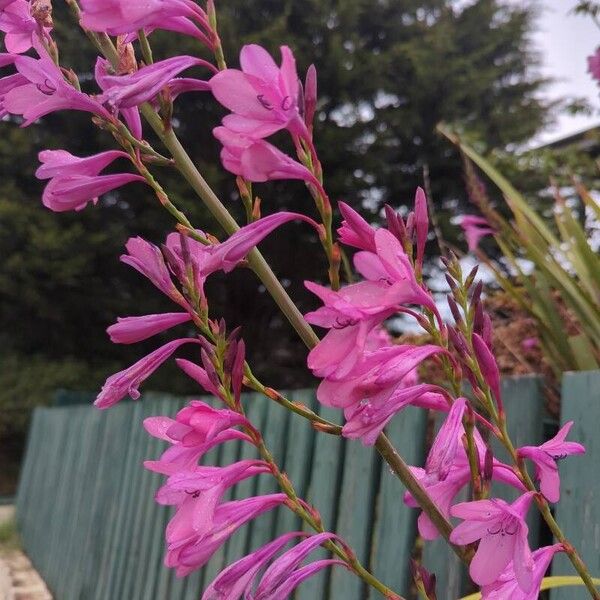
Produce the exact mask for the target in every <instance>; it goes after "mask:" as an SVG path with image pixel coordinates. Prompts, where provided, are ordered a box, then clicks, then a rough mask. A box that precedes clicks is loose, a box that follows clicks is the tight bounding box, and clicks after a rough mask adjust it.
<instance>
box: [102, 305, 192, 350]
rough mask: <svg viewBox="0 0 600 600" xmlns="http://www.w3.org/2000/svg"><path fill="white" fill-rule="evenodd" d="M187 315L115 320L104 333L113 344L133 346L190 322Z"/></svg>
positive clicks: (178, 314) (165, 314)
mask: <svg viewBox="0 0 600 600" xmlns="http://www.w3.org/2000/svg"><path fill="white" fill-rule="evenodd" d="M191 319H192V317H191V315H190V314H189V313H163V314H158V315H144V316H141V317H125V318H119V319H117V322H116V323H115V324H114V325H111V326H110V327H109V328H108V329H107V330H106V331H107V333H108V335H109V336H110V341H111V342H112V343H113V344H135V343H136V342H141V341H142V340H146V339H148V338H149V337H152V336H153V335H156V334H157V333H162V332H163V331H166V330H167V329H171V327H175V325H179V324H180V323H186V322H187V321H191Z"/></svg>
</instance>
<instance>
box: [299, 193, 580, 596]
mask: <svg viewBox="0 0 600 600" xmlns="http://www.w3.org/2000/svg"><path fill="white" fill-rule="evenodd" d="M340 211H341V213H342V216H343V217H344V221H343V223H342V227H341V228H340V229H339V235H340V239H341V241H342V242H343V243H345V244H346V245H348V246H351V247H354V248H356V249H357V250H358V251H357V252H356V253H355V255H354V266H355V268H356V270H357V271H358V272H359V273H360V274H361V275H362V276H363V277H364V281H361V282H359V283H354V284H351V285H348V286H346V287H343V288H342V289H341V290H339V291H337V292H334V291H331V290H329V289H327V288H324V287H322V286H319V285H317V284H314V283H311V282H307V283H306V285H307V287H308V289H310V290H311V291H312V292H314V293H315V294H316V295H317V296H318V297H319V298H320V300H321V301H322V302H323V306H322V307H321V308H319V309H317V310H316V311H314V312H311V313H309V314H307V315H306V318H307V320H308V321H309V322H311V323H313V324H315V325H318V326H320V327H324V328H326V329H329V331H328V333H327V334H326V335H325V337H324V338H323V339H322V340H321V342H319V344H317V346H316V347H315V349H314V350H312V351H311V353H310V354H309V357H308V366H309V367H310V368H311V370H312V371H313V373H314V374H315V375H316V376H317V377H319V378H321V379H322V381H321V384H320V385H319V388H318V391H317V397H318V399H319V401H320V402H321V403H322V404H324V405H326V406H333V407H337V408H341V409H343V411H344V416H345V420H346V422H345V425H344V427H343V430H342V433H343V435H344V436H346V437H348V438H361V439H362V441H363V443H365V444H367V445H372V444H374V443H375V442H376V441H377V438H378V436H379V434H380V433H381V432H382V431H383V429H384V427H385V426H386V424H387V423H388V422H389V421H390V420H391V419H392V418H393V417H394V415H395V414H397V413H398V412H400V411H401V410H402V409H403V408H405V407H406V406H409V405H413V406H418V407H422V408H427V409H433V410H435V411H443V412H448V414H447V416H446V418H445V420H444V423H443V425H442V427H441V428H440V430H439V432H438V434H437V436H436V438H435V440H434V442H433V444H432V447H431V450H430V452H429V455H428V457H427V461H426V464H425V467H424V468H419V467H411V470H412V472H413V475H414V476H415V477H416V479H417V480H418V481H419V482H420V484H421V486H422V487H423V489H424V490H425V491H426V492H427V493H428V495H429V497H430V499H431V500H432V502H433V503H434V504H435V505H436V507H437V508H438V510H439V511H440V513H441V514H442V515H443V516H445V517H446V518H447V519H449V518H450V517H458V518H460V519H463V523H461V524H460V525H458V526H457V527H456V528H455V529H454V531H453V532H452V534H451V536H450V540H451V541H452V542H453V543H455V544H457V545H469V544H472V543H473V542H477V541H479V546H478V548H477V552H476V553H475V556H474V558H473V560H472V562H471V565H470V575H471V577H472V579H473V581H474V582H475V583H478V584H479V585H480V586H482V590H483V597H484V598H505V597H507V596H505V595H502V594H506V593H507V590H510V591H511V597H513V598H520V599H523V600H526V599H528V598H534V597H536V596H537V591H538V590H539V585H540V583H541V579H542V577H543V574H544V572H545V570H546V568H547V567H548V564H549V562H550V560H551V557H552V556H553V555H554V553H556V552H558V551H560V550H562V546H560V545H556V546H552V547H549V548H544V549H541V550H538V551H537V552H535V553H533V554H532V552H531V550H530V549H529V545H528V541H527V534H528V527H527V524H526V522H525V517H526V514H527V511H528V509H529V506H530V504H531V502H532V500H533V498H534V496H535V493H534V492H528V491H526V488H525V486H524V484H523V482H522V480H521V479H520V477H519V476H518V475H517V473H516V472H515V469H514V467H512V466H511V465H508V464H504V463H502V462H500V461H498V460H497V459H495V458H494V457H493V455H492V454H491V450H490V448H489V447H488V446H487V445H486V443H485V442H484V440H483V438H482V436H481V434H480V433H479V431H478V430H477V429H476V428H474V429H472V434H471V435H472V436H473V443H474V446H475V456H476V457H477V458H476V460H477V462H478V465H477V468H478V471H479V472H480V473H481V474H482V477H483V478H484V483H485V485H486V486H488V487H489V486H491V483H492V482H494V481H498V482H502V483H504V484H508V485H510V486H512V487H513V488H515V489H516V490H517V491H518V492H519V493H521V494H522V495H521V496H520V497H519V498H518V499H517V500H516V501H515V502H514V503H513V504H510V505H509V504H507V503H506V502H505V501H503V500H501V499H497V498H496V499H490V500H480V501H474V502H466V503H461V504H455V505H453V503H454V500H455V498H456V496H457V495H458V494H459V493H460V491H461V490H463V489H464V488H465V487H467V486H469V485H470V484H471V482H472V465H471V464H470V460H469V455H468V451H467V447H466V445H465V444H466V442H465V440H466V430H465V425H464V423H465V421H466V419H468V418H474V416H475V414H476V413H475V408H474V406H473V405H472V404H471V402H470V401H469V400H467V399H466V398H458V399H455V400H454V399H452V397H451V396H450V395H449V394H448V392H447V391H446V390H444V389H442V388H439V387H437V386H434V385H429V384H422V383H419V382H418V376H417V375H416V370H417V368H418V367H419V365H420V364H421V363H422V362H423V361H424V360H427V359H431V358H434V359H445V360H446V361H449V362H450V364H452V363H453V362H454V361H457V362H455V363H454V364H453V368H454V369H463V370H464V371H465V373H466V375H467V377H468V378H469V379H470V380H471V382H472V384H473V387H474V389H476V390H477V389H479V388H480V385H481V384H480V382H479V381H478V380H477V378H476V376H475V371H474V370H473V369H474V367H473V366H472V363H470V362H469V360H472V359H473V357H474V358H475V359H476V361H477V366H478V368H479V369H480V372H481V374H482V376H483V377H484V380H485V383H486V385H487V386H489V389H490V391H491V393H492V394H493V398H494V399H495V401H496V402H497V403H498V406H501V405H502V399H501V391H500V374H499V369H498V366H497V364H496V361H495V358H494V355H493V352H492V347H491V321H490V320H489V317H488V316H487V315H486V314H485V313H483V311H482V308H481V302H480V299H479V296H480V294H481V286H477V287H476V288H475V292H473V294H472V297H471V305H472V307H473V308H472V310H473V311H474V314H475V328H474V331H473V332H472V334H471V339H470V340H467V339H466V338H465V337H464V334H463V333H462V332H461V331H460V329H459V328H458V327H456V328H453V327H450V326H448V325H446V324H445V323H443V322H442V321H441V319H440V317H439V313H438V311H437V309H436V305H435V302H434V300H433V297H432V295H431V293H430V292H429V290H428V289H427V288H426V286H425V285H424V284H423V283H422V282H421V281H420V280H419V278H418V273H419V272H421V268H422V260H423V249H424V246H425V243H426V239H427V230H428V218H427V208H426V203H425V197H424V194H423V192H422V190H418V191H417V195H416V199H415V210H414V212H413V213H411V214H410V215H409V217H408V219H407V220H406V222H404V221H403V220H402V219H401V218H400V217H399V216H398V215H396V214H394V213H393V211H391V209H388V210H387V228H380V229H374V228H373V227H371V226H370V225H369V224H367V223H366V222H365V221H364V220H363V219H362V218H361V217H360V216H359V215H358V214H357V213H356V212H355V211H353V210H352V209H351V208H350V207H349V206H347V205H345V204H343V203H341V204H340ZM490 232H491V230H490ZM413 244H416V248H413ZM413 254H414V258H413ZM449 302H450V306H451V308H452V309H453V312H454V313H455V318H456V320H457V322H458V323H459V322H460V320H461V316H460V314H459V311H458V307H457V305H456V302H455V301H454V300H453V299H449ZM424 311H425V312H424ZM399 312H403V313H406V314H409V315H412V316H414V317H415V318H417V320H418V322H419V323H421V324H422V325H423V326H424V327H425V328H428V327H430V326H431V324H432V323H435V325H436V327H437V329H438V330H439V332H440V333H441V335H442V336H443V337H444V338H447V339H449V340H451V341H452V345H453V346H454V350H455V352H456V355H455V353H451V352H450V351H449V349H445V348H444V347H443V346H442V345H440V344H426V345H423V346H411V345H406V344H400V345H399V344H394V343H393V342H392V340H391V339H390V338H389V336H387V337H386V336H383V335H381V327H382V324H383V323H384V321H385V320H386V319H388V318H389V317H391V316H392V315H394V314H397V313H399ZM427 313H428V314H429V317H427V318H426V316H427ZM428 319H429V324H428ZM469 343H470V348H472V350H469ZM469 355H470V356H469ZM479 419H480V421H481V422H482V424H483V425H484V426H486V427H488V428H489V429H490V430H492V431H493V429H494V426H493V425H491V424H490V423H488V422H487V421H486V420H485V419H484V418H483V417H479ZM571 425H572V423H568V424H567V425H565V426H564V427H563V429H561V431H560V432H559V433H558V434H557V435H556V436H555V437H554V438H553V439H552V440H550V441H548V442H546V443H545V444H542V445H541V446H539V447H534V446H526V447H523V448H520V449H519V450H518V456H519V458H521V459H525V458H528V459H529V460H531V461H532V462H533V464H534V466H535V474H536V475H535V476H536V479H537V480H538V481H539V482H540V489H541V493H542V494H543V495H544V496H545V497H546V499H547V500H548V501H550V502H556V501H558V499H559V485H560V481H559V475H558V467H557V460H559V459H560V458H564V457H565V456H568V455H570V454H579V453H582V452H584V448H583V446H582V445H581V444H577V443H574V442H567V441H565V438H566V435H567V433H568V431H569V429H570V428H571ZM405 501H406V502H407V504H408V505H409V506H413V507H415V508H418V507H419V504H418V503H417V502H416V501H415V499H414V498H413V497H412V496H411V495H410V494H409V493H407V494H406V495H405ZM418 524H419V532H420V534H421V535H422V536H423V537H424V538H425V539H426V540H431V539H434V538H436V537H438V536H439V532H438V530H437V528H436V526H435V525H434V523H433V522H432V521H431V519H430V518H429V516H428V515H427V514H426V513H425V512H422V513H421V515H420V516H419V520H418Z"/></svg>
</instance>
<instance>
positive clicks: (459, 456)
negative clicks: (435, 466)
mask: <svg viewBox="0 0 600 600" xmlns="http://www.w3.org/2000/svg"><path fill="white" fill-rule="evenodd" d="M473 433H474V441H475V446H476V447H477V454H478V456H479V468H480V469H481V470H482V471H483V470H484V469H485V467H486V465H485V455H486V446H485V443H484V441H483V439H482V438H481V435H480V434H479V432H478V431H477V430H475V431H474V432H473ZM463 435H464V429H463V428H462V427H461V428H459V430H458V432H457V438H458V440H459V442H460V440H461V438H462V436H463ZM411 471H412V473H413V475H414V476H415V477H416V478H417V479H418V480H419V482H420V483H421V485H422V486H423V487H424V488H425V490H426V491H427V493H428V494H429V496H430V497H431V499H432V500H433V501H434V503H435V505H436V506H437V507H438V509H439V511H440V512H441V513H442V514H443V515H444V516H445V517H446V518H447V519H449V518H450V507H451V505H452V502H453V501H454V498H455V497H456V495H457V494H458V493H459V492H460V491H461V490H462V489H463V488H464V487H465V486H467V485H469V483H470V481H471V471H470V466H469V460H468V458H467V454H466V452H465V449H464V447H463V446H462V444H459V445H458V448H457V453H456V456H455V459H454V462H453V463H452V465H451V467H450V469H449V470H448V472H447V474H446V477H445V478H444V479H443V480H441V479H440V478H439V474H438V473H437V472H435V471H430V472H429V473H428V472H427V471H426V470H425V469H421V468H419V467H411ZM492 480H493V481H500V482H502V483H505V484H507V485H510V486H511V487H513V488H515V489H516V490H519V491H521V492H524V491H525V487H524V486H523V484H522V483H521V482H520V481H519V479H518V477H517V476H516V475H515V473H514V471H513V469H512V467H510V466H509V465H506V464H504V463H502V462H500V461H498V460H496V459H495V458H494V459H493V461H492ZM404 502H405V503H406V504H407V505H408V506H411V507H413V508H419V505H418V504H417V503H416V502H415V500H414V498H412V496H411V495H410V494H409V493H406V494H405V496H404ZM418 525H419V533H420V534H421V536H422V537H423V538H424V539H426V540H434V539H436V538H438V537H439V532H438V530H437V528H436V527H435V525H434V524H433V523H432V521H431V520H430V519H429V517H428V516H427V515H426V514H425V513H424V512H421V514H420V515H419V519H418Z"/></svg>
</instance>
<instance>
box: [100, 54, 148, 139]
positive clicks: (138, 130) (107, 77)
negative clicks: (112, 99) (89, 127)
mask: <svg viewBox="0 0 600 600" xmlns="http://www.w3.org/2000/svg"><path fill="white" fill-rule="evenodd" d="M112 77H114V74H113V68H112V65H111V64H110V62H109V61H108V60H106V59H104V58H100V57H98V59H97V60H96V66H95V68H94V78H95V79H96V83H97V84H98V86H99V87H100V89H101V90H102V91H103V92H104V91H105V90H107V89H108V88H109V87H110V86H111V85H112V79H111V78H112ZM118 114H120V115H121V116H122V117H123V119H125V122H126V123H127V126H128V127H129V130H130V132H131V133H132V134H133V136H134V137H135V138H137V139H142V136H143V133H142V117H141V116H140V111H139V108H138V107H137V106H133V107H131V108H122V107H120V108H119V110H118Z"/></svg>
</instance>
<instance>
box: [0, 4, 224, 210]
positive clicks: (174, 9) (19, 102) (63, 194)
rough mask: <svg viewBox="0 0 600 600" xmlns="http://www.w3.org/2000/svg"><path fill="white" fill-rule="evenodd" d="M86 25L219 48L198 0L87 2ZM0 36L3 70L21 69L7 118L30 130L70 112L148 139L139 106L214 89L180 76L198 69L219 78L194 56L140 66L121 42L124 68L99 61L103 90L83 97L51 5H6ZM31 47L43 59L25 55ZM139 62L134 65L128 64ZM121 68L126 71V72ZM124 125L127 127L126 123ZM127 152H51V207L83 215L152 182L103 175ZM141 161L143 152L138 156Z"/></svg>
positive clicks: (9, 88)
mask: <svg viewBox="0 0 600 600" xmlns="http://www.w3.org/2000/svg"><path fill="white" fill-rule="evenodd" d="M81 4H82V13H81V14H82V17H81V25H82V26H83V27H84V28H86V29H88V30H90V31H101V32H107V33H110V34H117V33H118V34H123V35H124V36H125V40H127V36H129V39H130V41H131V40H133V39H135V38H136V36H137V33H138V31H139V30H141V29H144V30H145V31H146V33H151V32H152V31H154V30H155V29H166V30H170V31H177V32H179V33H182V34H185V35H190V36H194V37H196V38H198V39H200V40H201V41H203V42H204V43H205V44H206V45H207V46H208V47H209V48H211V49H212V48H214V43H215V40H216V38H215V34H214V32H212V29H211V28H210V26H209V24H208V20H207V15H206V13H205V12H204V11H203V10H202V9H201V8H200V7H199V6H198V5H197V4H196V3H195V2H192V1H191V0H170V1H165V0H153V1H151V2H127V3H124V2H119V1H116V0H113V1H111V2H105V1H102V2H100V1H98V0H84V1H83V2H82V3H81ZM0 31H3V32H4V33H5V36H4V43H5V46H6V49H7V50H8V53H4V54H0V66H2V67H5V66H13V67H14V70H15V72H14V73H13V74H11V75H7V76H5V77H3V78H1V79H0V116H2V117H4V116H7V115H16V116H20V117H22V126H24V127H26V126H29V125H32V124H33V123H35V122H36V121H37V120H38V119H40V118H41V117H43V116H45V115H48V114H51V113H54V112H56V111H62V110H77V111H83V112H87V113H90V114H91V115H93V116H94V117H95V118H97V119H100V120H102V121H104V122H105V123H106V125H108V126H110V127H116V128H118V127H124V126H125V125H126V126H127V128H128V129H129V132H130V133H131V135H132V136H133V137H134V138H137V139H139V140H141V139H142V135H143V132H142V123H141V118H140V113H139V107H140V106H141V105H142V104H144V103H145V102H150V103H152V104H157V102H158V98H159V97H161V95H162V96H163V97H165V98H168V99H169V100H170V101H173V100H174V99H175V98H176V97H177V96H178V95H179V94H182V93H185V92H194V91H208V90H209V89H210V87H209V84H208V82H207V81H204V80H201V79H194V78H182V77H178V76H179V75H180V74H181V73H182V72H183V71H186V70H188V69H190V68H192V67H202V68H206V69H208V70H209V72H211V73H216V71H217V69H216V68H215V67H214V66H213V65H212V64H211V63H209V62H207V61H205V60H202V59H199V58H195V57H192V56H176V57H172V58H168V59H166V60H163V61H159V62H156V63H154V64H152V65H146V66H140V67H138V64H137V63H136V61H135V55H134V53H133V48H132V47H131V44H128V43H121V44H120V45H119V50H120V52H121V53H122V56H121V57H120V58H121V59H122V60H121V64H120V65H119V68H113V67H112V66H111V65H110V63H108V61H107V60H105V59H104V58H101V57H99V58H98V60H97V63H96V68H95V79H96V83H97V85H98V88H99V91H98V93H97V94H87V93H84V92H82V91H81V89H80V86H79V82H78V81H77V77H76V75H75V74H74V73H73V72H72V71H67V70H66V69H64V68H62V67H60V66H59V65H58V63H57V62H56V60H55V58H54V55H53V49H55V43H54V41H53V39H52V36H51V33H52V10H51V4H50V2H49V1H48V0H30V1H28V0H13V1H5V2H3V3H2V4H1V5H0ZM30 49H33V50H34V51H35V54H36V56H28V55H24V53H25V52H28V51H29V50H30ZM130 56H133V60H128V58H129V57H130ZM119 69H121V70H119ZM119 119H123V122H124V123H122V124H121V123H120V121H119ZM121 156H122V157H125V158H131V157H130V156H129V155H128V154H126V153H124V152H103V153H101V154H98V155H96V156H90V157H85V158H78V157H74V156H72V155H71V154H69V153H68V152H66V151H64V150H56V151H50V150H48V151H44V152H42V153H41V154H40V160H41V162H42V163H43V164H42V167H40V169H39V170H38V173H37V175H38V177H40V178H41V179H49V180H50V181H49V183H48V185H47V187H46V190H45V192H44V197H43V201H44V204H45V206H47V207H48V208H50V209H51V210H55V211H66V210H81V209H82V208H84V207H85V206H86V205H87V204H88V203H89V202H93V203H96V202H97V200H98V196H101V195H103V194H106V193H108V192H111V191H113V190H115V189H117V188H119V187H121V186H123V185H125V184H127V183H130V182H134V181H144V178H143V177H141V176H140V175H134V174H131V173H118V174H111V175H100V171H102V170H103V169H104V168H105V167H107V166H108V165H109V164H110V163H112V162H113V160H116V159H117V158H119V157H121ZM138 158H139V154H138Z"/></svg>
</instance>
